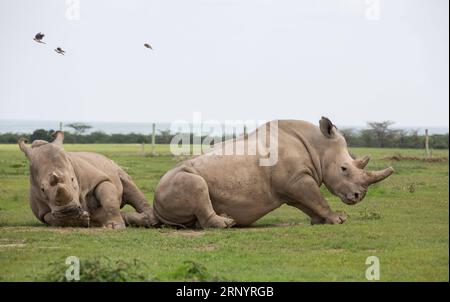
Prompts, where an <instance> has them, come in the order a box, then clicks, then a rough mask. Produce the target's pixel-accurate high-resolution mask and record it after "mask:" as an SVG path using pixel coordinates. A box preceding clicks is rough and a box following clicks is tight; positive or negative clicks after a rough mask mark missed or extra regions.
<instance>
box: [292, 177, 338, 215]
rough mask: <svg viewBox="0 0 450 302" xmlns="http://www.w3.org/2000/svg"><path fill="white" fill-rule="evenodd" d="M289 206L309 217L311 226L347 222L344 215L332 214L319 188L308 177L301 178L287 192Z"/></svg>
mask: <svg viewBox="0 0 450 302" xmlns="http://www.w3.org/2000/svg"><path fill="white" fill-rule="evenodd" d="M288 191H289V193H288V196H289V198H290V200H291V201H290V202H288V204H289V205H292V206H295V207H296V208H298V209H300V210H301V211H303V212H304V213H305V214H307V215H308V216H310V217H311V224H324V223H328V224H341V223H344V222H345V221H346V220H347V215H345V214H344V213H339V212H333V211H332V210H331V209H330V206H329V205H328V203H327V201H326V199H325V198H324V197H323V196H322V194H321V193H320V188H319V186H318V185H317V183H316V182H315V181H314V179H312V178H311V177H310V176H305V177H303V178H302V179H301V180H300V181H299V182H297V183H296V184H295V186H293V188H291V189H290V190H288Z"/></svg>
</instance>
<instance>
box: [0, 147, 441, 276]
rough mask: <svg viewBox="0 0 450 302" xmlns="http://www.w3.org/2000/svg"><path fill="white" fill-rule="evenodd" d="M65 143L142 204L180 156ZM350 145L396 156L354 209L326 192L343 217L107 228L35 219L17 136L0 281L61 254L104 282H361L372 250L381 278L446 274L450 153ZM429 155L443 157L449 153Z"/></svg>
mask: <svg viewBox="0 0 450 302" xmlns="http://www.w3.org/2000/svg"><path fill="white" fill-rule="evenodd" d="M65 149H66V150H68V151H75V150H76V151H78V150H83V151H96V152H100V153H103V154H105V155H107V156H108V157H110V158H111V159H113V160H115V161H116V162H117V163H118V164H119V165H121V166H122V167H124V169H125V170H126V171H127V172H128V173H129V174H130V175H131V176H132V177H133V178H134V180H135V182H136V183H137V184H138V186H139V187H140V188H141V190H142V191H143V192H144V193H145V195H146V196H147V197H148V199H149V200H150V201H151V200H152V199H153V190H154V188H155V186H156V184H157V183H158V180H159V178H160V177H161V176H162V175H163V174H164V173H165V171H167V170H168V169H169V168H170V167H172V166H173V165H174V164H175V163H176V158H174V157H172V156H170V153H169V148H168V146H163V145H161V146H158V148H157V152H158V153H159V155H158V156H155V157H151V156H143V155H142V149H141V146H140V145H66V146H65ZM146 151H147V152H148V151H150V147H149V146H147V147H146ZM351 151H352V152H353V153H355V154H357V155H364V154H368V155H371V156H372V161H371V163H370V164H369V168H373V169H378V168H383V167H386V166H388V165H392V166H393V167H394V168H395V169H396V173H395V174H394V175H393V176H391V177H390V178H388V179H387V180H385V181H384V182H381V183H379V184H377V185H375V186H373V187H372V188H371V190H369V193H368V194H367V196H366V198H365V200H364V201H362V202H361V203H360V204H358V205H356V206H347V205H345V204H343V203H342V202H340V201H339V200H338V199H337V198H336V197H333V196H331V195H330V194H329V193H328V192H326V190H325V189H323V192H324V194H325V195H326V196H327V198H328V200H329V202H330V205H331V207H332V208H333V209H334V210H342V211H345V212H346V213H347V214H348V215H349V219H348V221H347V222H346V223H345V224H343V225H315V226H311V225H310V224H309V220H308V219H307V216H306V215H304V214H303V213H301V212H299V211H298V210H297V209H294V208H291V207H288V206H283V207H281V208H280V209H278V210H275V211H274V212H272V213H270V214H269V215H267V216H265V217H264V218H262V219H260V220H259V221H257V222H256V223H255V224H254V225H253V226H252V227H248V228H233V229H228V230H194V231H193V230H175V229H171V228H161V229H132V228H128V229H127V230H124V231H110V230H105V229H74V228H50V227H46V226H44V225H42V224H41V223H40V222H39V221H38V220H37V219H36V218H34V216H33V214H32V213H31V210H30V208H29V205H28V198H27V196H28V186H29V184H28V163H27V161H26V159H25V156H24V155H23V154H22V153H21V152H20V151H19V148H18V146H16V145H0V280H1V281H22V280H27V281H28V280H30V281H33V280H57V279H62V277H63V276H64V270H65V267H66V266H65V263H64V262H65V259H66V257H68V256H72V255H73V256H77V257H79V259H80V261H81V274H82V275H83V263H85V264H89V265H90V270H91V273H92V271H94V274H93V276H98V279H101V278H100V276H103V275H105V276H106V277H104V279H106V280H108V278H109V277H111V276H112V277H111V278H110V279H113V280H117V279H118V278H116V279H114V278H113V277H114V276H116V275H120V274H122V275H121V276H122V277H124V279H129V280H161V281H166V280H170V281H175V280H229V281H365V280H366V279H365V271H366V268H367V266H366V264H365V261H366V258H367V257H368V256H372V255H373V256H377V257H378V258H379V259H380V268H381V270H380V271H381V279H380V280H381V281H403V280H407V281H448V280H449V261H448V260H449V204H448V201H449V200H448V196H449V194H448V184H449V178H448V162H441V163H438V162H436V163H430V162H424V161H419V160H404V161H393V162H390V161H388V160H384V159H383V158H385V157H387V156H392V155H395V154H401V155H403V156H423V151H422V150H394V149H359V148H356V149H352V150H351ZM433 155H434V156H445V157H448V151H447V150H445V151H435V152H434V154H433ZM105 257H107V259H110V260H109V262H108V261H107V260H104V259H106V258H105ZM102 261H103V262H102ZM186 261H191V262H186ZM101 263H106V264H101ZM124 263H125V265H124ZM118 267H119V268H118ZM86 272H87V270H86ZM86 274H87V273H86ZM82 278H83V277H82ZM102 280H103V279H102Z"/></svg>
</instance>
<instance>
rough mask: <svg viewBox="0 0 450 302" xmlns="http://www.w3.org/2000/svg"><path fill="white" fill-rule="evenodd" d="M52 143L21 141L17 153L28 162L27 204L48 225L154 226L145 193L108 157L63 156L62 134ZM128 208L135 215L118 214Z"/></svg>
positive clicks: (69, 154)
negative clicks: (28, 191) (128, 205)
mask: <svg viewBox="0 0 450 302" xmlns="http://www.w3.org/2000/svg"><path fill="white" fill-rule="evenodd" d="M54 137H55V140H54V141H53V142H51V143H49V142H47V141H43V140H36V141H34V142H33V143H32V145H31V148H30V147H29V146H27V145H26V144H25V143H26V141H25V140H24V139H20V140H19V146H20V149H21V150H22V151H23V152H24V153H25V155H26V157H27V158H28V160H29V162H30V195H29V199H30V206H31V209H32V211H33V213H34V215H35V216H36V217H37V218H38V219H39V220H40V221H42V222H44V223H46V224H48V225H51V226H82V227H87V226H89V225H91V226H104V227H107V228H113V229H122V228H125V225H135V226H145V227H149V226H153V225H155V224H156V223H157V220H155V219H154V217H153V210H152V208H151V206H150V205H149V204H148V202H147V200H146V199H145V196H144V194H143V193H142V192H141V191H140V190H139V189H138V188H137V187H136V185H135V184H134V183H133V181H132V180H131V177H130V176H129V175H128V174H127V173H126V172H125V171H123V170H122V169H121V168H120V167H119V166H118V165H116V164H115V163H114V162H113V161H111V160H109V159H108V158H106V157H104V156H102V155H100V154H96V153H90V152H65V151H64V150H63V140H64V134H63V132H61V131H58V132H55V134H54ZM125 204H130V205H131V206H133V207H134V208H135V209H136V211H137V213H136V212H121V211H120V209H121V208H122V207H123V206H124V205H125Z"/></svg>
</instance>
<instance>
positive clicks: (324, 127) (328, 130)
mask: <svg viewBox="0 0 450 302" xmlns="http://www.w3.org/2000/svg"><path fill="white" fill-rule="evenodd" d="M319 125H320V131H322V134H323V135H325V136H326V137H328V138H332V137H333V136H334V129H333V127H334V125H333V123H332V122H331V121H330V120H329V119H328V118H326V117H324V116H322V118H321V119H320V121H319Z"/></svg>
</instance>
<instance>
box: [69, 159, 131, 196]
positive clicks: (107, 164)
mask: <svg viewBox="0 0 450 302" xmlns="http://www.w3.org/2000/svg"><path fill="white" fill-rule="evenodd" d="M68 154H69V156H70V157H71V159H72V160H75V161H84V162H87V163H89V164H90V165H91V166H93V167H95V169H96V170H94V171H90V174H91V173H95V171H99V172H101V173H104V174H106V176H108V178H109V179H110V180H111V181H112V182H113V184H114V185H115V186H116V187H117V188H118V190H119V192H122V183H121V181H120V177H121V176H126V177H129V176H128V174H127V173H126V172H125V171H124V170H123V169H122V168H120V167H119V166H118V165H117V164H116V163H115V162H114V161H112V160H111V159H109V158H107V157H106V156H104V155H101V154H98V153H93V152H68ZM86 176H89V174H87V175H86Z"/></svg>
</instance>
